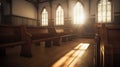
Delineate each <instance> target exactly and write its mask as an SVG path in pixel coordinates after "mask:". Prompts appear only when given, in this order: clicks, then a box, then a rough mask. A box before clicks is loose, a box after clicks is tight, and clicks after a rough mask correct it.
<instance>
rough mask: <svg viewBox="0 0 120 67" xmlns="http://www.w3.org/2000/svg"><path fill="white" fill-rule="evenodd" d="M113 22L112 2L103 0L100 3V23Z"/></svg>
mask: <svg viewBox="0 0 120 67" xmlns="http://www.w3.org/2000/svg"><path fill="white" fill-rule="evenodd" d="M110 22H111V3H110V2H109V1H108V0H101V1H100V3H99V4H98V23H110Z"/></svg>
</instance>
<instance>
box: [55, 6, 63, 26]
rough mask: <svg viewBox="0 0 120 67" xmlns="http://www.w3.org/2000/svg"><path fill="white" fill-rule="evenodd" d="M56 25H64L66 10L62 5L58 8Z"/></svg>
mask: <svg viewBox="0 0 120 67" xmlns="http://www.w3.org/2000/svg"><path fill="white" fill-rule="evenodd" d="M56 25H64V11H63V9H62V7H61V6H58V8H57V10H56Z"/></svg>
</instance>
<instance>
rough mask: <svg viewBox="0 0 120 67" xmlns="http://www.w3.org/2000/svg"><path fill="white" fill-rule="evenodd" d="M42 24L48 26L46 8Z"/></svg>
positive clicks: (43, 12)
mask: <svg viewBox="0 0 120 67" xmlns="http://www.w3.org/2000/svg"><path fill="white" fill-rule="evenodd" d="M42 26H48V12H47V10H46V9H45V8H44V9H43V11H42Z"/></svg>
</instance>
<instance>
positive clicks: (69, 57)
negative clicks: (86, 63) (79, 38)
mask: <svg viewBox="0 0 120 67" xmlns="http://www.w3.org/2000/svg"><path fill="white" fill-rule="evenodd" d="M89 45H90V44H89V43H80V44H78V46H76V47H75V48H74V49H73V50H71V51H70V52H68V53H67V54H66V55H65V56H63V57H62V58H61V59H60V60H58V61H57V62H56V63H55V64H53V65H52V67H74V65H75V63H76V62H77V61H78V60H79V58H80V57H82V55H83V54H84V52H85V50H86V49H87V48H88V46H89Z"/></svg>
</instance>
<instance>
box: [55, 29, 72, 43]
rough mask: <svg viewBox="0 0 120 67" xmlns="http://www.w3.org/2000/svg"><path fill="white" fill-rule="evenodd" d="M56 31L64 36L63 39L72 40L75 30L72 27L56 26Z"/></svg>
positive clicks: (58, 34)
mask: <svg viewBox="0 0 120 67" xmlns="http://www.w3.org/2000/svg"><path fill="white" fill-rule="evenodd" d="M55 32H56V35H57V36H60V37H61V38H62V41H69V40H72V37H73V30H72V29H71V28H63V27H55Z"/></svg>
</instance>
